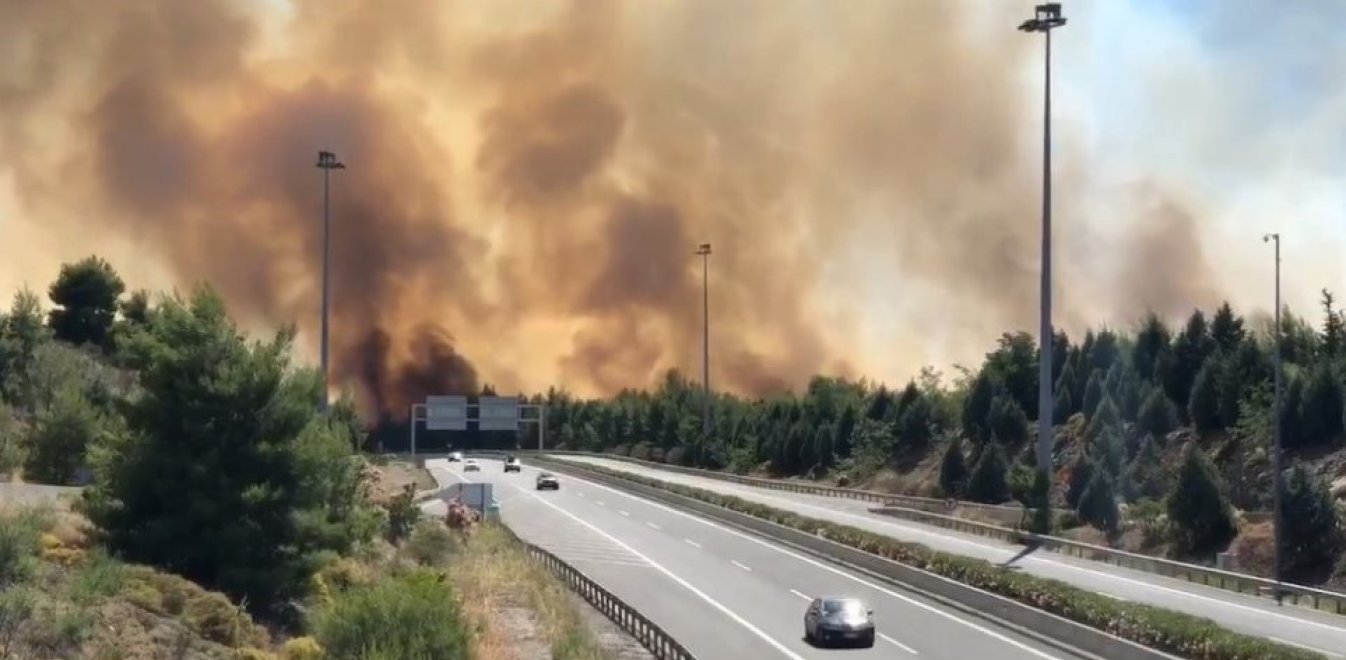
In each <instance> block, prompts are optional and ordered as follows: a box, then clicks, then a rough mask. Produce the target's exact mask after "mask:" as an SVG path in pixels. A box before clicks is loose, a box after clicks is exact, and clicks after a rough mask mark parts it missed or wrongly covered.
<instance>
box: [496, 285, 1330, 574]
mask: <svg viewBox="0 0 1346 660" xmlns="http://www.w3.org/2000/svg"><path fill="white" fill-rule="evenodd" d="M1275 330H1276V329H1275V327H1274V324H1273V322H1272V321H1271V319H1270V318H1269V317H1265V318H1264V317H1252V318H1245V317H1242V316H1240V315H1239V314H1237V313H1236V312H1235V311H1234V310H1233V309H1232V308H1231V307H1230V306H1229V305H1227V304H1225V305H1222V306H1220V307H1219V308H1218V309H1216V310H1214V312H1213V313H1212V314H1209V315H1208V314H1207V313H1206V312H1203V311H1200V310H1197V311H1194V312H1193V313H1192V314H1191V316H1190V317H1189V318H1187V319H1186V321H1185V323H1183V324H1182V325H1181V326H1180V327H1178V328H1173V327H1170V326H1169V325H1168V324H1167V323H1165V322H1164V321H1163V320H1162V319H1160V318H1158V317H1157V316H1155V315H1153V314H1149V315H1145V316H1144V317H1143V318H1142V319H1141V321H1140V322H1139V323H1138V324H1137V326H1136V327H1135V328H1133V329H1132V330H1131V331H1129V332H1125V331H1121V330H1117V329H1110V328H1102V329H1097V330H1092V331H1090V332H1088V333H1086V334H1085V335H1084V337H1083V338H1082V339H1079V340H1072V339H1071V338H1069V337H1068V336H1067V335H1065V334H1064V333H1058V334H1057V335H1056V337H1055V341H1054V342H1053V344H1052V346H1051V350H1052V355H1053V359H1052V367H1053V372H1054V381H1055V383H1056V385H1055V394H1054V397H1055V399H1054V401H1055V417H1056V419H1054V420H1053V422H1054V429H1055V430H1054V446H1053V461H1054V466H1055V474H1054V479H1053V483H1054V485H1055V487H1054V488H1053V489H1052V490H1051V494H1050V497H1051V505H1052V508H1053V510H1054V511H1055V513H1056V515H1055V520H1056V523H1057V528H1056V529H1055V533H1058V534H1061V535H1064V536H1069V537H1073V538H1076V539H1078V540H1084V541H1088V542H1093V543H1100V544H1109V545H1113V546H1115V547H1119V548H1124V549H1127V550H1131V551H1135V552H1146V553H1151V554H1155V555H1159V556H1166V557H1171V558H1176V559H1182V560H1186V561H1195V562H1200V563H1206V564H1210V563H1213V562H1214V559H1215V555H1216V553H1217V552H1224V551H1228V552H1230V553H1232V556H1233V558H1234V560H1235V564H1236V566H1237V568H1238V570H1242V571H1247V572H1251V573H1254V574H1262V575H1269V574H1270V572H1271V564H1270V556H1271V548H1270V545H1269V544H1270V543H1271V542H1272V541H1271V540H1270V539H1271V533H1270V525H1269V522H1268V519H1269V517H1270V510H1271V508H1272V492H1271V483H1272V469H1271V456H1270V448H1271V442H1272V437H1273V431H1274V428H1275V426H1274V424H1275V421H1276V420H1277V419H1279V421H1280V424H1281V425H1282V427H1281V428H1282V431H1283V434H1284V445H1285V458H1286V471H1285V473H1284V480H1285V491H1284V495H1285V498H1284V505H1283V506H1284V512H1285V519H1286V532H1287V533H1286V535H1285V540H1284V543H1285V546H1284V547H1283V548H1282V552H1283V556H1285V557H1286V559H1287V565H1286V569H1287V571H1288V577H1289V578H1290V579H1291V580H1292V581H1296V582H1300V583H1304V584H1312V585H1326V586H1328V587H1335V588H1346V559H1343V549H1346V536H1344V535H1343V531H1342V530H1343V523H1342V521H1343V517H1344V514H1343V506H1346V505H1344V503H1343V500H1346V432H1344V428H1346V416H1344V413H1346V404H1344V403H1343V393H1344V392H1346V387H1343V378H1346V319H1343V316H1342V313H1341V311H1339V310H1338V309H1337V308H1336V306H1335V301H1334V299H1333V297H1332V295H1331V294H1330V293H1329V292H1327V291H1324V292H1323V298H1322V320H1321V322H1320V323H1319V324H1318V325H1317V326H1314V325H1313V324H1311V323H1310V322H1309V321H1307V320H1305V319H1304V318H1302V317H1299V316H1296V315H1294V314H1291V313H1289V311H1288V310H1287V311H1286V312H1285V313H1283V314H1282V326H1281V328H1280V337H1281V339H1280V345H1281V350H1282V355H1283V358H1284V361H1285V367H1284V373H1285V381H1284V382H1285V395H1284V399H1283V405H1282V407H1281V409H1280V410H1279V411H1276V410H1273V407H1274V406H1273V403H1274V399H1273V397H1272V378H1273V370H1272V364H1273V362H1272V356H1273V352H1274V347H1275V341H1274V339H1273V338H1274V337H1275V336H1276V334H1277V333H1276V332H1275ZM1037 375H1038V347H1037V345H1036V342H1035V341H1034V339H1033V337H1032V336H1031V335H1029V334H1027V333H1022V332H1019V333H1006V334H1004V335H1003V336H1002V337H1001V338H1000V339H999V341H998V342H997V345H996V346H995V348H994V350H992V351H991V352H990V353H988V354H987V355H986V358H985V360H984V361H983V362H982V364H981V365H979V367H978V368H976V369H969V368H959V370H958V372H957V374H956V377H955V378H953V379H952V380H948V379H946V378H945V377H944V375H942V374H940V373H938V372H936V371H934V370H932V369H929V368H927V369H925V370H923V371H922V372H921V375H920V376H919V377H918V378H916V379H914V380H913V381H911V382H909V383H907V384H906V385H905V386H904V387H901V388H899V389H896V390H893V389H889V388H887V387H885V386H882V385H878V384H875V383H871V382H867V381H850V380H845V379H837V378H826V377H821V376H820V377H816V378H814V379H813V380H812V381H811V382H810V383H809V384H808V387H807V388H806V390H805V391H804V392H802V393H799V394H785V395H781V396H776V397H772V398H769V399H764V400H745V399H741V398H737V397H734V396H730V395H726V394H716V395H714V399H713V406H712V418H713V421H712V428H713V431H712V433H711V434H710V435H709V436H705V435H703V433H702V432H701V424H700V416H701V409H702V401H703V395H702V393H701V390H700V386H699V385H698V384H696V383H694V382H691V381H689V380H687V379H686V378H685V377H683V376H682V375H680V374H678V373H676V372H671V373H669V374H668V375H667V377H666V378H665V379H664V381H663V383H662V384H661V385H660V386H659V387H658V388H656V389H655V390H653V391H648V392H646V391H635V390H632V391H626V392H623V393H621V394H619V395H617V396H616V397H613V398H611V399H607V400H582V399H577V398H574V397H572V396H570V395H568V394H567V393H565V392H558V391H552V392H549V393H548V394H547V395H546V396H541V397H538V400H545V401H546V403H547V404H548V405H549V408H548V413H547V420H548V428H547V440H548V444H549V445H551V446H554V447H556V448H561V449H574V450H581V451H595V452H608V453H613V454H619V455H623V456H631V457H635V458H642V459H647V460H653V461H662V462H667V463H672V464H678V465H685V466H695V467H704V468H709V469H722V470H730V471H733V472H736V473H739V474H752V475H755V476H767V477H778V478H791V479H793V478H802V479H813V480H818V481H822V482H824V483H828V484H833V485H840V486H852V487H864V488H871V489H876V490H883V491H888V492H901V493H906V494H912V495H923V496H930V497H956V498H959V499H962V500H967V501H973V502H980V503H989V504H1008V505H1016V506H1017V505H1022V506H1023V507H1025V508H1030V509H1033V510H1035V511H1036V510H1039V509H1040V507H1037V506H1036V504H1035V503H1036V502H1037V501H1038V499H1037V498H1038V497H1039V494H1038V493H1037V491H1036V489H1035V487H1034V484H1033V483H1032V480H1033V472H1034V465H1035V459H1034V455H1033V447H1032V445H1033V441H1034V438H1035V436H1036V420H1035V418H1036V414H1037V410H1038V400H1037V396H1038V391H1037ZM532 433H533V432H531V431H530V435H529V436H528V437H526V438H524V439H523V442H524V445H523V446H534V443H535V442H536V437H535V436H534V435H532ZM1039 486H1041V485H1039ZM1023 517H1024V518H1025V520H1029V521H1031V518H1030V517H1029V516H1023ZM1000 522H1003V521H1000ZM1039 524H1041V523H1039Z"/></svg>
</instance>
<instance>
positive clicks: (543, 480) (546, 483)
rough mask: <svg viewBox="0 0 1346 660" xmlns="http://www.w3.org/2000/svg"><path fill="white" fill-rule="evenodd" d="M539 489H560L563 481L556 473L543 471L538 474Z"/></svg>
mask: <svg viewBox="0 0 1346 660" xmlns="http://www.w3.org/2000/svg"><path fill="white" fill-rule="evenodd" d="M537 489H538V490H560V489H561V482H560V480H558V479H557V478H556V475H554V474H552V473H550V472H543V473H542V474H539V475H537Z"/></svg>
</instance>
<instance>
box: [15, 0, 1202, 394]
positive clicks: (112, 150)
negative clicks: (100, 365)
mask: <svg viewBox="0 0 1346 660" xmlns="http://www.w3.org/2000/svg"><path fill="white" fill-rule="evenodd" d="M992 6H993V7H995V8H994V9H992V10H991V11H993V12H995V13H997V14H1000V13H1004V14H1005V16H1003V17H1002V16H997V17H996V20H1000V19H1002V18H1003V19H1004V20H1003V21H1002V22H1005V21H1009V22H1012V20H1013V19H1012V17H1011V16H1010V15H1011V14H1013V15H1015V16H1017V13H1016V12H1017V11H1018V10H1020V9H1022V8H1021V7H1005V8H1004V11H1002V10H1001V9H1000V8H999V3H996V4H994V5H992ZM983 9H985V7H983ZM970 11H971V9H970V8H968V7H964V6H962V5H960V3H956V2H937V3H931V2H888V1H877V0H876V1H870V2H859V1H857V2H848V3H845V7H844V8H843V7H839V6H837V5H835V4H834V3H831V2H827V1H824V0H819V1H817V2H774V1H766V0H736V1H733V2H719V1H710V0H704V1H693V2H682V3H668V2H648V3H646V2H642V3H635V2H617V1H615V0H574V1H571V2H560V1H557V2H546V3H538V2H531V1H526V0H520V1H518V2H489V3H482V2H413V1H412V0H380V1H378V2H375V1H374V0H340V1H338V2H331V1H320V0H292V1H289V2H285V1H281V0H278V1H276V2H250V1H246V0H235V1H229V0H194V1H192V2H182V1H180V0H124V1H121V2H102V3H88V2H79V1H77V0H7V1H6V2H5V3H4V4H3V5H2V6H0V44H3V45H2V46H0V62H2V63H0V72H3V78H2V79H0V80H3V81H4V83H3V87H0V147H3V149H4V152H5V153H6V154H7V157H8V162H6V163H4V164H0V168H3V170H4V171H6V172H8V173H9V174H10V175H12V177H13V182H14V190H15V192H16V194H17V198H18V204H19V207H20V208H21V209H22V210H23V212H24V214H25V215H26V216H29V217H30V218H35V219H40V222H42V223H44V224H45V225H46V226H47V228H48V230H49V231H52V232H61V233H62V234H64V235H66V236H68V237H69V240H70V241H72V242H74V243H75V244H79V245H81V247H82V248H88V249H96V248H97V246H96V245H88V242H89V241H90V240H91V239H89V238H88V237H89V236H90V235H91V234H90V233H89V232H90V231H92V230H94V229H98V230H99V231H111V232H115V233H117V234H118V235H129V236H133V237H135V239H136V240H137V241H138V242H139V243H140V244H141V245H143V246H144V247H145V249H146V254H147V255H150V258H155V259H161V260H164V261H166V262H167V263H168V264H169V265H170V266H171V269H172V271H173V272H174V273H176V277H177V279H178V280H180V281H192V280H199V279H205V280H209V281H210V282H211V283H212V284H214V285H215V286H216V287H218V288H219V289H220V290H221V291H222V292H223V293H224V295H225V296H226V298H227V299H228V300H229V301H230V303H231V305H232V306H233V308H234V309H235V311H236V312H238V313H240V314H241V315H242V316H244V317H245V318H249V319H254V320H260V321H263V322H269V323H279V322H290V321H293V322H297V323H299V325H300V328H301V330H303V331H304V332H305V334H306V335H309V334H314V333H315V331H316V328H317V318H318V315H317V306H318V303H317V301H318V295H317V288H318V286H319V283H320V281H321V280H320V270H319V267H320V264H321V258H320V249H321V241H320V237H321V234H320V232H321V226H320V223H319V220H318V219H319V218H320V205H321V197H320V187H319V183H318V182H319V180H320V179H319V172H318V170H316V169H315V168H314V167H313V164H314V162H313V161H314V159H315V157H316V152H317V151H318V150H319V149H330V150H333V151H335V152H336V153H337V154H338V155H339V156H340V158H341V159H342V160H343V161H345V162H346V163H347V164H348V165H349V169H347V170H344V171H342V172H339V173H338V174H336V175H335V177H334V179H333V196H332V200H333V201H332V208H333V241H334V254H333V265H334V273H333V277H334V288H333V296H334V315H335V320H334V326H333V327H334V333H333V342H334V350H333V354H334V356H335V359H336V362H335V368H336V370H337V372H338V375H339V376H340V378H341V380H342V382H343V383H346V384H348V385H353V386H357V387H358V388H359V391H360V393H361V394H362V395H363V399H364V401H365V402H366V403H367V404H368V408H369V409H370V411H371V412H372V411H373V410H375V409H377V410H382V411H385V412H386V411H393V412H394V413H395V414H397V411H403V410H405V409H406V408H405V406H406V403H407V402H408V401H410V400H412V399H419V398H420V397H421V396H423V395H425V394H427V393H451V392H453V391H461V390H472V389H476V388H477V387H478V386H479V385H480V384H482V383H481V382H482V381H490V382H491V383H493V384H495V385H496V386H497V388H498V389H501V390H502V391H507V390H517V389H525V390H536V389H540V388H543V387H545V386H547V385H549V384H553V383H557V384H563V385H565V386H567V387H568V388H570V389H573V390H578V391H580V392H586V393H611V392H613V391H616V390H618V389H620V388H622V387H628V386H643V385H647V384H650V383H651V382H653V381H654V380H655V379H657V378H658V377H659V375H660V374H661V373H662V372H663V371H664V370H666V369H668V368H671V367H679V368H682V369H684V370H687V371H690V372H695V365H697V364H698V359H699V350H700V341H699V336H700V335H699V333H700V330H701V319H700V308H699V303H700V295H701V291H700V287H701V281H700V263H699V261H698V260H697V258H696V257H694V256H693V254H692V252H693V250H694V249H695V247H696V245H697V244H698V243H700V242H703V241H709V242H712V243H713V244H714V246H715V255H714V256H713V257H712V262H711V263H712V282H711V286H712V310H711V315H712V323H713V330H712V331H713V333H714V346H713V350H714V351H715V364H716V374H715V379H716V384H717V386H719V387H723V388H726V389H731V390H736V391H740V392H747V393H754V394H757V393H766V392H770V391H774V390H779V389H782V388H785V387H797V386H798V385H800V384H801V383H802V382H803V381H804V379H805V378H807V377H808V376H809V375H811V374H813V373H818V372H830V373H852V374H859V373H872V372H873V371H875V370H879V371H883V370H891V369H894V368H897V369H899V370H904V369H905V370H914V369H915V367H917V366H919V364H920V363H921V361H924V360H927V359H930V358H931V357H932V356H931V355H930V353H928V352H925V349H922V348H920V347H921V338H922V337H924V336H928V329H929V327H930V325H931V323H933V322H934V321H935V320H936V319H932V318H930V317H928V316H927V317H923V318H919V319H910V320H908V322H907V325H906V328H907V329H906V330H902V331H900V333H899V334H900V335H901V336H898V337H894V338H893V340H892V341H891V342H887V341H884V342H883V344H884V345H882V346H877V347H876V346H872V345H865V344H864V343H863V342H861V341H860V340H859V337H858V334H859V333H858V330H857V328H858V327H859V326H862V325H863V324H864V322H865V317H864V315H863V313H864V309H865V306H866V304H865V303H866V301H865V300H863V299H861V298H860V297H858V296H857V295H856V294H855V291H854V290H853V289H855V287H850V286H847V281H846V280H845V277H842V278H841V279H840V280H838V279H837V278H836V276H834V275H829V267H830V265H831V264H834V263H837V262H838V260H855V259H856V256H855V255H857V254H859V255H861V256H860V259H861V260H862V261H865V262H872V264H873V265H875V267H876V268H877V272H879V273H880V276H881V277H882V278H884V279H885V280H889V281H890V286H885V287H883V289H884V290H885V291H887V292H888V295H893V296H902V295H906V294H905V293H904V292H905V291H906V290H907V288H911V289H913V290H914V289H915V288H917V287H922V288H923V289H924V290H925V291H926V294H925V295H928V296H934V297H936V298H938V299H940V300H942V301H945V303H946V305H945V306H943V307H942V308H941V309H940V310H939V313H938V314H939V317H940V319H941V320H942V322H947V323H948V324H949V329H948V330H947V331H942V333H943V334H944V335H945V337H946V341H953V342H954V343H955V344H956V345H957V346H958V347H960V348H961V350H964V351H966V350H972V349H981V348H982V347H984V346H985V345H987V342H988V340H989V339H990V338H991V337H993V336H994V335H995V334H996V333H997V332H999V331H1000V330H1002V329H1005V328H1007V327H1010V326H1016V327H1032V323H1033V319H1034V316H1033V314H1034V313H1035V309H1036V307H1035V305H1036V273H1037V264H1036V260H1035V255H1036V252H1035V247H1036V241H1037V234H1036V231H1037V219H1036V218H1037V216H1036V213H1037V203H1038V202H1037V191H1038V187H1037V183H1036V182H1037V178H1036V177H1037V169H1036V167H1037V160H1036V158H1037V154H1036V152H1035V151H1034V145H1035V141H1034V140H1033V139H1029V138H1031V135H1025V130H1026V129H1027V130H1031V127H1032V126H1033V123H1032V121H1033V119H1032V114H1031V111H1032V109H1033V108H1034V106H1033V100H1034V99H1036V97H1037V94H1038V93H1039V88H1035V87H1027V88H1025V87H1024V86H1023V83H1021V82H1017V81H1018V80H1020V77H1019V76H1017V75H1016V72H1017V71H1019V69H1021V68H1022V66H1024V64H1025V62H1027V61H1029V60H1028V58H1030V57H1034V58H1035V57H1037V56H1038V55H1039V53H1040V51H1039V50H1037V48H1036V44H1035V43H1033V42H1031V41H1027V40H1024V39H1020V38H1018V36H1019V35H1016V34H1014V33H1013V32H1012V31H1010V30H1006V31H1004V33H1003V34H1001V33H1000V32H998V31H991V32H986V33H981V32H976V31H975V29H974V28H973V27H971V25H972V24H973V23H975V21H968V20H964V16H963V14H964V13H965V12H970ZM1066 169H1068V170H1071V171H1068V172H1066V173H1065V174H1063V175H1062V183H1061V185H1062V186H1063V187H1064V190H1063V191H1062V195H1063V198H1064V199H1065V200H1066V201H1065V202H1063V205H1064V207H1065V208H1066V211H1069V205H1070V202H1069V199H1070V195H1071V188H1072V187H1078V186H1079V185H1081V184H1080V182H1081V181H1083V180H1084V178H1085V177H1084V176H1083V175H1082V174H1081V173H1080V171H1079V170H1080V168H1079V163H1073V164H1072V163H1070V162H1067V164H1066ZM1160 197H1162V195H1160ZM1156 208H1159V209H1160V210H1161V211H1162V213H1158V212H1157V213H1156V215H1164V214H1179V215H1181V214H1182V213H1184V212H1183V211H1182V210H1181V209H1180V208H1175V207H1173V206H1172V205H1171V204H1168V203H1167V202H1160V203H1157V206H1156ZM35 221H37V220H35ZM1173 226H1174V225H1172V224H1169V225H1166V227H1167V231H1170V232H1171V231H1172V230H1173ZM1177 226H1178V227H1179V229H1182V228H1184V227H1185V228H1186V229H1187V230H1189V231H1190V230H1192V223H1191V222H1187V223H1186V224H1185V225H1184V224H1178V225H1177ZM92 235H97V234H96V233H95V234H92ZM1170 238H1171V235H1170ZM1151 240H1153V241H1160V242H1162V241H1165V240H1168V239H1165V238H1161V237H1160V236H1158V235H1156V236H1154V237H1153V238H1152V239H1144V240H1143V241H1142V242H1141V243H1139V244H1137V245H1136V246H1134V250H1133V251H1134V253H1135V254H1136V255H1137V256H1140V257H1144V256H1146V255H1149V254H1150V253H1151V251H1150V249H1149V247H1150V246H1149V244H1148V243H1149V241H1151ZM81 241H82V242H83V243H81ZM857 250H859V252H857ZM1198 257H1199V255H1198ZM1147 266H1148V268H1147V269H1146V270H1145V271H1144V272H1147V273H1148V275H1147V277H1158V275H1157V274H1155V270H1156V269H1162V268H1171V269H1186V271H1187V272H1185V273H1179V274H1175V277H1174V279H1173V280H1172V281H1187V282H1193V283H1195V284H1192V285H1191V287H1192V288H1191V289H1190V290H1187V291H1182V290H1176V291H1175V290H1173V289H1171V288H1165V287H1157V288H1154V289H1152V290H1148V291H1142V292H1139V293H1137V294H1136V296H1133V297H1134V298H1135V299H1136V300H1139V301H1141V302H1144V303H1148V304H1153V305H1156V306H1158V307H1159V309H1161V310H1164V311H1168V308H1174V307H1176V310H1177V311H1182V310H1183V309H1186V307H1187V306H1188V305H1191V304H1197V303H1202V302H1205V301H1206V300H1205V299H1207V298H1209V297H1210V291H1209V290H1208V287H1207V286H1206V285H1205V284H1204V282H1205V274H1204V271H1203V266H1202V265H1201V262H1200V259H1199V258H1197V259H1192V258H1191V255H1190V254H1183V255H1179V257H1178V258H1174V259H1168V260H1165V261H1164V262H1163V263H1159V264H1155V263H1153V262H1150V263H1148V264H1147ZM1070 267H1071V264H1070V263H1067V264H1066V265H1065V268H1067V269H1069V268H1070ZM1179 275H1180V277H1179ZM829 277H831V278H832V279H830V280H829ZM1170 295H1171V296H1172V297H1173V299H1172V300H1168V299H1166V298H1162V296H1170ZM1156 296H1160V297H1156ZM1128 301H1129V299H1128ZM1066 304H1067V305H1068V309H1067V310H1066V311H1065V312H1064V313H1063V314H1062V317H1065V318H1078V317H1079V316H1080V315H1081V314H1082V313H1083V311H1088V312H1089V313H1092V312H1093V311H1095V310H1093V309H1088V310H1082V309H1081V308H1080V305H1079V304H1078V301H1076V302H1075V303H1071V302H1070V301H1067V303H1066ZM1091 320H1092V319H1091ZM974 354H975V353H974ZM944 357H949V356H944ZM899 361H902V363H903V364H905V365H907V366H906V367H902V366H897V365H896V363H897V362H899ZM907 367H909V369H908V368H907Z"/></svg>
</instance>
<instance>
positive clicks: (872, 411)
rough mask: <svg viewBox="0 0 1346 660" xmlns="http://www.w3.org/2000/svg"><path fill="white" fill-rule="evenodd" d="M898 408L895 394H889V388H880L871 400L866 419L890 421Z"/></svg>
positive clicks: (866, 411) (866, 410) (866, 409)
mask: <svg viewBox="0 0 1346 660" xmlns="http://www.w3.org/2000/svg"><path fill="white" fill-rule="evenodd" d="M896 407H897V400H896V399H895V398H894V397H893V393H892V392H889V391H888V388H886V387H883V386H879V389H878V391H877V392H875V393H874V396H873V397H872V398H871V399H870V400H869V406H868V407H867V408H865V417H866V418H868V419H872V420H874V421H876V422H883V421H888V420H889V419H890V418H891V417H892V415H893V410H894V409H895V408H896ZM852 428H854V425H852Z"/></svg>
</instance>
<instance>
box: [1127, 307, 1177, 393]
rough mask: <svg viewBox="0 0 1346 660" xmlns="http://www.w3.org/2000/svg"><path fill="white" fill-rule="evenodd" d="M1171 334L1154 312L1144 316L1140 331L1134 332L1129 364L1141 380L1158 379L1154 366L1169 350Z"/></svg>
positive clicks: (1156, 380)
mask: <svg viewBox="0 0 1346 660" xmlns="http://www.w3.org/2000/svg"><path fill="white" fill-rule="evenodd" d="M1171 339H1172V336H1171V333H1170V332H1169V329H1168V326H1167V325H1164V322H1163V321H1162V320H1160V319H1159V316H1158V315H1157V314H1155V313H1154V312H1150V313H1149V314H1147V315H1146V316H1145V321H1144V323H1143V324H1142V325H1141V328H1140V332H1138V333H1136V342H1135V345H1134V346H1132V348H1131V364H1132V365H1133V366H1134V367H1135V369H1136V373H1137V374H1138V375H1139V376H1140V378H1141V379H1142V380H1153V381H1155V382H1158V381H1159V374H1158V370H1157V369H1156V368H1155V367H1156V366H1157V365H1158V364H1159V362H1160V361H1161V360H1162V359H1163V358H1164V356H1165V355H1166V354H1167V353H1168V351H1169V342H1170V341H1171Z"/></svg>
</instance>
